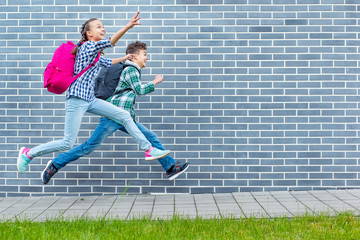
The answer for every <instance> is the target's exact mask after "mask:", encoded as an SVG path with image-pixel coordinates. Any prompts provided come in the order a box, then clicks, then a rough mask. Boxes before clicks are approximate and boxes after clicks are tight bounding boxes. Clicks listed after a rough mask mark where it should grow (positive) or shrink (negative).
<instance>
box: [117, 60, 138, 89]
mask: <svg viewBox="0 0 360 240" xmlns="http://www.w3.org/2000/svg"><path fill="white" fill-rule="evenodd" d="M127 67H133V68H135V69H136V70H137V71H138V72H139V74H140V77H141V72H140V71H139V69H137V68H136V67H134V66H132V65H125V64H124V68H123V71H124V69H125V68H127ZM128 90H132V89H131V88H124V89H121V90H120V91H119V92H118V93H116V95H120V94H123V93H124V92H126V91H128Z"/></svg>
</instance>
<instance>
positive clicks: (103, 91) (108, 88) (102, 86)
mask: <svg viewBox="0 0 360 240" xmlns="http://www.w3.org/2000/svg"><path fill="white" fill-rule="evenodd" d="M126 67H132V65H125V64H124V63H116V64H114V65H112V66H111V67H109V68H101V70H100V72H99V74H98V75H97V76H96V78H95V89H94V91H95V97H97V98H100V99H103V100H106V99H108V98H109V97H111V96H112V95H114V92H115V89H116V87H117V85H118V84H119V80H120V75H121V72H122V71H123V70H124V69H125V68H126ZM134 68H135V69H136V70H138V69H137V68H136V67H134ZM138 71H139V70H138ZM139 74H140V76H141V73H140V71H139ZM129 89H130V88H127V89H123V90H121V91H120V92H119V93H118V94H121V93H123V92H125V91H127V90H129Z"/></svg>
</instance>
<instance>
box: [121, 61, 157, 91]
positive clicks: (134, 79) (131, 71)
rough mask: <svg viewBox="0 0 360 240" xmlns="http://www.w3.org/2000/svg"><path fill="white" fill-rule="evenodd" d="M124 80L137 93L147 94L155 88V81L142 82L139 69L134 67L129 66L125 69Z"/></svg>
mask: <svg viewBox="0 0 360 240" xmlns="http://www.w3.org/2000/svg"><path fill="white" fill-rule="evenodd" d="M124 80H125V81H126V82H127V83H128V85H129V86H130V88H131V89H132V90H133V91H134V92H135V93H136V95H146V94H148V93H152V92H153V91H154V90H155V84H154V82H148V83H145V84H142V83H141V79H140V74H139V71H138V70H136V68H134V67H127V68H125V69H124Z"/></svg>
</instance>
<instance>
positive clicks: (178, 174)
mask: <svg viewBox="0 0 360 240" xmlns="http://www.w3.org/2000/svg"><path fill="white" fill-rule="evenodd" d="M189 166H190V165H187V166H186V168H185V169H184V170H182V171H181V172H178V173H177V174H175V175H174V176H171V177H169V181H172V180H174V179H175V178H177V177H178V176H180V175H181V174H183V172H185V171H186V169H188V168H189Z"/></svg>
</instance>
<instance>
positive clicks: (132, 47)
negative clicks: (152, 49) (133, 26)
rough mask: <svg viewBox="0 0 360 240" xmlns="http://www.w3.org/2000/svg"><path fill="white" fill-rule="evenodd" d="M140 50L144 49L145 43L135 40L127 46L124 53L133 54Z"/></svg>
mask: <svg viewBox="0 0 360 240" xmlns="http://www.w3.org/2000/svg"><path fill="white" fill-rule="evenodd" d="M140 50H146V43H143V42H140V41H136V42H133V43H130V44H129V45H128V46H127V48H126V54H135V53H137V52H138V51H140Z"/></svg>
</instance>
